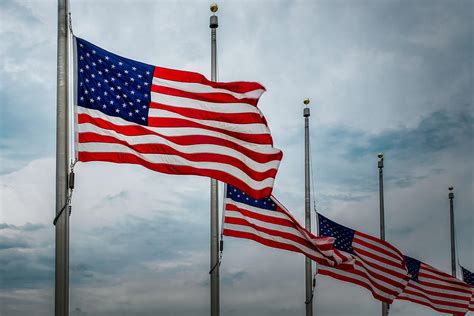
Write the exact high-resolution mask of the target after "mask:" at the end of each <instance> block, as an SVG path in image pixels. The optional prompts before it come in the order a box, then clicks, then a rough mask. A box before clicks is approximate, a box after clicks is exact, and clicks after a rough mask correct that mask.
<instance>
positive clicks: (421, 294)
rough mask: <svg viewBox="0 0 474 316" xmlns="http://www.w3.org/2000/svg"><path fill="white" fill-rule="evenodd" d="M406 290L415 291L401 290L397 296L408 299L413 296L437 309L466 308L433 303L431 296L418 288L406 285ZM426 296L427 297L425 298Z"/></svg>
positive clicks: (462, 310) (463, 309) (461, 310)
mask: <svg viewBox="0 0 474 316" xmlns="http://www.w3.org/2000/svg"><path fill="white" fill-rule="evenodd" d="M406 290H409V291H412V292H415V293H414V294H411V293H406V292H403V293H401V294H400V295H399V296H398V298H400V299H410V298H413V299H417V300H419V301H422V302H425V303H427V304H429V305H431V306H433V307H434V308H438V309H446V310H450V311H456V312H466V309H465V308H461V307H455V306H449V305H444V304H438V303H434V302H432V301H431V299H433V298H430V295H427V294H426V293H424V292H422V291H420V290H419V289H417V288H415V287H413V286H411V284H410V285H408V287H407V289H406ZM427 297H428V298H427Z"/></svg>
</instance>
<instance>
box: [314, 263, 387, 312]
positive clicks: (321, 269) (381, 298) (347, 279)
mask: <svg viewBox="0 0 474 316" xmlns="http://www.w3.org/2000/svg"><path fill="white" fill-rule="evenodd" d="M318 273H320V274H322V275H327V276H330V277H333V278H335V279H338V280H341V281H345V282H349V283H354V284H356V285H360V286H362V287H363V288H366V289H367V290H369V291H370V292H371V293H372V296H373V297H374V298H375V299H377V300H379V301H382V302H386V303H388V304H391V303H392V302H393V299H390V298H388V297H385V296H381V295H379V294H378V293H376V292H375V291H374V290H373V289H372V287H371V286H370V285H368V284H366V283H364V282H362V281H360V280H358V279H355V278H351V277H347V276H343V275H341V274H338V273H334V272H333V271H328V270H325V269H324V267H319V268H318ZM351 273H354V271H351ZM354 274H357V275H359V274H358V273H354ZM369 282H370V281H369ZM371 284H372V282H371Z"/></svg>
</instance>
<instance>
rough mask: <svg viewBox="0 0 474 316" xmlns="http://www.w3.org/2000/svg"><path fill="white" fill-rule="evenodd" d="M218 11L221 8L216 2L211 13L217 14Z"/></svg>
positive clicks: (212, 5)
mask: <svg viewBox="0 0 474 316" xmlns="http://www.w3.org/2000/svg"><path fill="white" fill-rule="evenodd" d="M217 10H219V6H218V5H217V3H215V2H214V3H213V4H211V12H212V13H216V12H217Z"/></svg>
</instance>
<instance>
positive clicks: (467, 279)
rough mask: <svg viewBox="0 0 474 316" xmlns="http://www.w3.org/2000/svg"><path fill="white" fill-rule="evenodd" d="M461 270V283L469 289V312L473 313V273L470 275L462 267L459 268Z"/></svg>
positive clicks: (469, 272)
mask: <svg viewBox="0 0 474 316" xmlns="http://www.w3.org/2000/svg"><path fill="white" fill-rule="evenodd" d="M461 270H462V279H463V281H464V282H465V283H466V284H467V285H469V287H470V288H471V300H470V302H469V310H470V311H471V312H474V273H472V272H471V271H469V270H468V269H465V268H464V267H461Z"/></svg>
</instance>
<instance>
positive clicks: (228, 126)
mask: <svg viewBox="0 0 474 316" xmlns="http://www.w3.org/2000/svg"><path fill="white" fill-rule="evenodd" d="M148 116H149V117H150V118H153V117H156V118H170V119H171V118H172V119H185V120H187V121H191V122H194V123H198V124H202V125H204V126H209V127H214V128H219V129H222V130H226V131H229V132H234V133H241V134H252V135H265V134H270V130H269V129H268V127H267V126H266V125H265V124H262V123H256V124H233V123H227V122H220V121H213V120H199V119H195V118H190V117H187V116H184V115H180V114H178V113H174V112H170V111H166V110H161V109H150V110H149V112H148Z"/></svg>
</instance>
